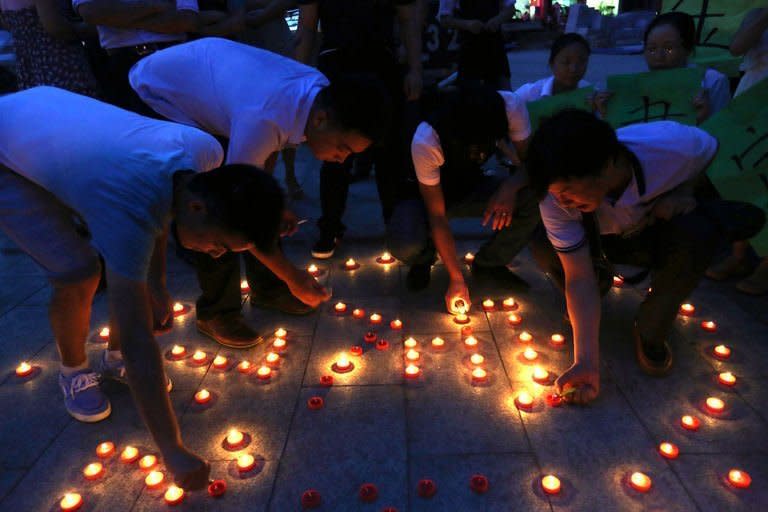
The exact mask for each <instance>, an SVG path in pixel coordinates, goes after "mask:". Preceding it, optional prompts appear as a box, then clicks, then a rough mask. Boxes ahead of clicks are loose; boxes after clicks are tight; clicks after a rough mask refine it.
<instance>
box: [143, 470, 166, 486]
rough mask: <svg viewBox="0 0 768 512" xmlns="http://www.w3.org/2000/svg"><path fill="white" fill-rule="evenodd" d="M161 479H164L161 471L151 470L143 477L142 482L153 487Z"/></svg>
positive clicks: (159, 482) (161, 480) (158, 483)
mask: <svg viewBox="0 0 768 512" xmlns="http://www.w3.org/2000/svg"><path fill="white" fill-rule="evenodd" d="M163 480H165V475H164V474H163V472H162V471H151V472H150V473H149V474H148V475H147V477H146V478H145V479H144V483H145V484H147V486H148V487H155V486H157V485H160V484H161V483H162V482H163Z"/></svg>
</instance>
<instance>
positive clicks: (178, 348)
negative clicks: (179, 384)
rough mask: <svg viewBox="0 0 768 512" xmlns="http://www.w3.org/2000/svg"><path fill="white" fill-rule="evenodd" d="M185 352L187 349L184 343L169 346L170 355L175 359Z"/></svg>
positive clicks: (182, 355)
mask: <svg viewBox="0 0 768 512" xmlns="http://www.w3.org/2000/svg"><path fill="white" fill-rule="evenodd" d="M186 354H187V349H186V347H184V345H174V346H173V348H171V355H172V356H173V357H175V358H177V359H180V358H182V357H184V356H185V355H186Z"/></svg>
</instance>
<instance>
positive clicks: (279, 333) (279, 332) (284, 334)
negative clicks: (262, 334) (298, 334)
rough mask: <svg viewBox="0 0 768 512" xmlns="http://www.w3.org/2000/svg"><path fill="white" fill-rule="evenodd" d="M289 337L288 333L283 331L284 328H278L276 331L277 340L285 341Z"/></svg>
mask: <svg viewBox="0 0 768 512" xmlns="http://www.w3.org/2000/svg"><path fill="white" fill-rule="evenodd" d="M287 336H288V331H286V330H285V329H283V328H282V327H278V328H277V330H276V331H275V338H283V339H285V338H286V337H287Z"/></svg>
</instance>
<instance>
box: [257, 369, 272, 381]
mask: <svg viewBox="0 0 768 512" xmlns="http://www.w3.org/2000/svg"><path fill="white" fill-rule="evenodd" d="M256 375H257V376H258V377H259V380H265V381H266V380H269V379H271V378H272V369H271V368H270V367H269V366H266V365H261V366H259V369H258V370H256Z"/></svg>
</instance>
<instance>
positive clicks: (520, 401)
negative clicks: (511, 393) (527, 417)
mask: <svg viewBox="0 0 768 512" xmlns="http://www.w3.org/2000/svg"><path fill="white" fill-rule="evenodd" d="M515 405H516V406H517V408H518V409H522V410H524V411H530V410H531V409H532V408H533V397H532V396H531V395H530V393H528V392H527V391H521V392H520V393H519V394H518V395H517V397H515Z"/></svg>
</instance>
